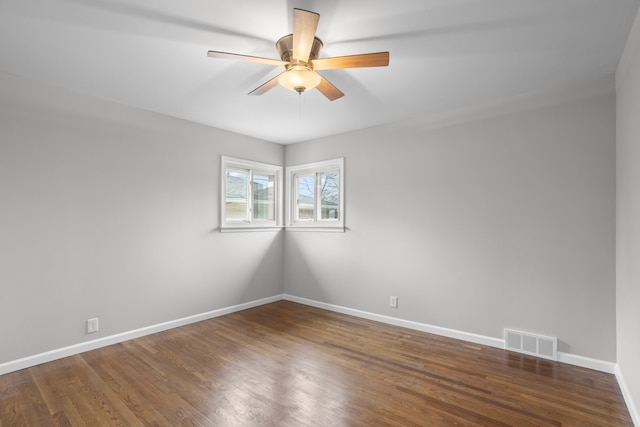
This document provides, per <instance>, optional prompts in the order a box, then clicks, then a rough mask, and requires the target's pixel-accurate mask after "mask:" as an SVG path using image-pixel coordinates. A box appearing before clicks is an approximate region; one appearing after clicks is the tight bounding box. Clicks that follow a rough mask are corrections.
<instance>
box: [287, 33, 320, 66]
mask: <svg viewBox="0 0 640 427" xmlns="http://www.w3.org/2000/svg"><path fill="white" fill-rule="evenodd" d="M323 46H324V44H323V43H322V40H320V39H319V38H317V37H314V38H313V45H312V46H311V52H310V53H309V61H308V62H311V61H312V60H314V59H316V58H318V55H319V54H320V51H321V50H322V47H323ZM276 49H277V50H278V53H279V54H280V59H282V60H283V61H287V62H290V63H292V64H294V63H295V62H297V61H294V60H293V58H292V57H293V34H288V35H286V36H283V37H280V40H278V41H277V42H276Z"/></svg>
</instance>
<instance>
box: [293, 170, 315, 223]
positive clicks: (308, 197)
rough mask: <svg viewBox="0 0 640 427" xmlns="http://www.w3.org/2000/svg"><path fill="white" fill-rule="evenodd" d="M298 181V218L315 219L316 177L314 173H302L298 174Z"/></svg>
mask: <svg viewBox="0 0 640 427" xmlns="http://www.w3.org/2000/svg"><path fill="white" fill-rule="evenodd" d="M296 181H297V184H296V188H297V190H298V194H297V198H298V206H297V208H296V218H297V219H300V220H313V219H314V214H313V213H314V212H313V202H314V199H315V193H316V187H315V177H314V176H313V175H300V176H296Z"/></svg>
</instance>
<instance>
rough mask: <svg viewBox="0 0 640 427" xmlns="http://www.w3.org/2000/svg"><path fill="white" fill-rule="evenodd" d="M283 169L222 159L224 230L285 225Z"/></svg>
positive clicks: (222, 213) (245, 161) (221, 226)
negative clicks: (282, 209)
mask: <svg viewBox="0 0 640 427" xmlns="http://www.w3.org/2000/svg"><path fill="white" fill-rule="evenodd" d="M281 188H282V167H280V166H274V165H268V164H265V163H258V162H252V161H248V160H241V159H234V158H232V157H225V156H223V157H222V192H221V193H222V201H221V207H222V208H221V214H220V217H221V219H222V220H221V225H220V230H221V231H237V230H247V229H261V230H264V229H272V228H275V227H280V226H281V224H282V213H281V206H282V191H281Z"/></svg>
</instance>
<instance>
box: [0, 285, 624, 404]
mask: <svg viewBox="0 0 640 427" xmlns="http://www.w3.org/2000/svg"><path fill="white" fill-rule="evenodd" d="M283 299H284V300H287V301H292V302H297V303H300V304H304V305H309V306H312V307H317V308H322V309H325V310H329V311H334V312H337V313H343V314H349V315H352V316H356V317H361V318H363V319H369V320H374V321H376V322H381V323H386V324H389V325H395V326H400V327H404V328H409V329H413V330H417V331H422V332H428V333H432V334H436V335H441V336H445V337H449V338H455V339H459V340H463V341H467V342H472V343H475V344H482V345H488V346H491V347H496V348H500V349H504V339H500V338H493V337H487V336H484V335H477V334H473V333H469V332H462V331H458V330H455V329H448V328H442V327H439V326H433V325H428V324H425V323H419V322H414V321H411V320H404V319H398V318H396V317H391V316H385V315H382V314H376V313H370V312H367V311H362V310H356V309H353V308H348V307H343V306H339V305H334V304H328V303H324V302H320V301H315V300H310V299H307V298H301V297H296V296H293V295H287V294H283V295H274V296H272V297H268V298H263V299H260V300H255V301H250V302H246V303H243V304H238V305H234V306H230V307H225V308H220V309H217V310H213V311H208V312H206V313H201V314H196V315H193V316H188V317H184V318H182V319H177V320H171V321H169V322H164V323H159V324H157V325H151V326H147V327H144V328H140V329H135V330H133V331H128V332H123V333H120V334H116V335H111V336H108V337H103V338H99V339H96V340H92V341H87V342H83V343H79V344H74V345H71V346H68V347H63V348H59V349H56V350H51V351H47V352H45V353H40V354H36V355H33V356H28V357H24V358H22V359H18V360H13V361H9V362H5V363H2V364H0V375H3V374H7V373H9V372H14V371H18V370H20V369H25V368H29V367H31V366H35V365H39V364H41V363H46V362H51V361H52V360H57V359H61V358H63V357H67V356H72V355H74V354H78V353H82V352H84V351H89V350H94V349H96V348H100V347H105V346H108V345H111V344H117V343H120V342H123V341H127V340H130V339H133V338H139V337H142V336H145V335H150V334H154V333H156V332H161V331H166V330H167V329H173V328H177V327H179V326H184V325H188V324H191V323H196V322H200V321H203V320H207V319H212V318H214V317H218V316H223V315H225V314H230V313H235V312H237V311H241V310H246V309H248V308H252V307H257V306H260V305H264V304H269V303H272V302H275V301H280V300H283ZM558 361H560V362H563V363H567V364H570V365H575V366H581V367H584V368H589V369H594V370H597V371H602V372H607V373H610V374H614V373H615V374H616V376H617V377H618V381H620V379H621V378H622V376H621V375H618V372H617V370H616V368H617V365H616V364H614V363H611V362H605V361H602V360H596V359H590V358H587V357H583V356H578V355H574V354H569V353H561V352H558ZM620 387H621V388H623V387H622V384H621V386H620ZM623 393H624V390H623ZM627 395H628V391H627ZM625 399H626V400H627V401H628V402H629V401H630V400H629V399H627V398H626V397H625Z"/></svg>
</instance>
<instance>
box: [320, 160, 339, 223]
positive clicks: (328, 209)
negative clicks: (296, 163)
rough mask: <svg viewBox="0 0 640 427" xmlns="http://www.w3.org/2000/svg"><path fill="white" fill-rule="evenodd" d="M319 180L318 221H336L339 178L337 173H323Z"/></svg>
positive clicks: (337, 215)
mask: <svg viewBox="0 0 640 427" xmlns="http://www.w3.org/2000/svg"><path fill="white" fill-rule="evenodd" d="M318 176H319V179H320V219H338V218H339V216H340V212H339V207H340V194H339V193H340V182H339V180H340V178H339V175H338V172H323V173H320V174H318Z"/></svg>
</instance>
